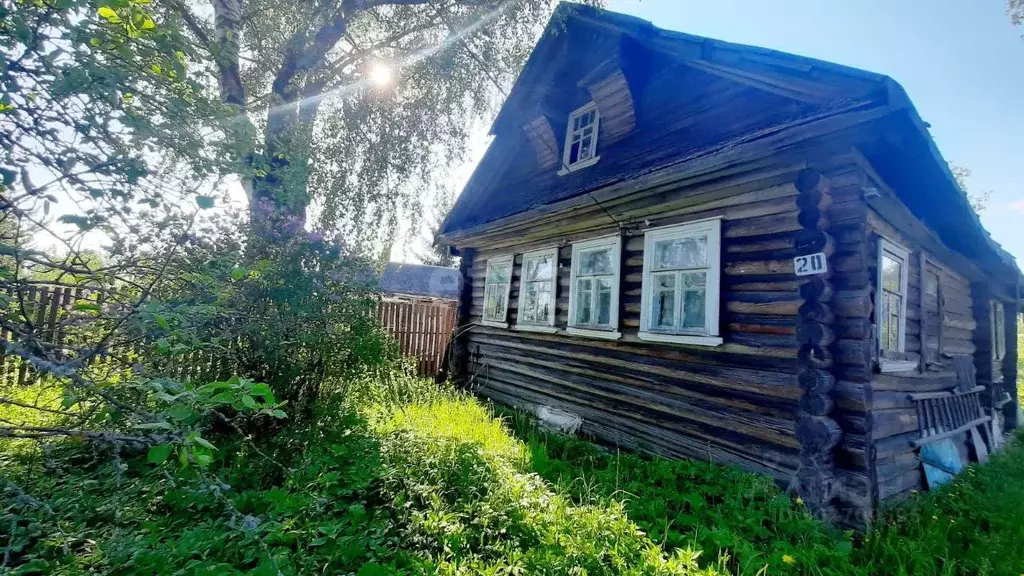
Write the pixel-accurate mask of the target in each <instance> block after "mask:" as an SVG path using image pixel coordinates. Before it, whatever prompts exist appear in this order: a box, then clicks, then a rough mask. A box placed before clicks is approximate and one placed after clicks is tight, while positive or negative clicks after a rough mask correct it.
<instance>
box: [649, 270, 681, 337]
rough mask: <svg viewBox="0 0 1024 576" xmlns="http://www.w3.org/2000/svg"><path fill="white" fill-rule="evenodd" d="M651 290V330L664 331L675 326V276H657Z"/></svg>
mask: <svg viewBox="0 0 1024 576" xmlns="http://www.w3.org/2000/svg"><path fill="white" fill-rule="evenodd" d="M653 278H654V287H653V288H652V289H651V328H654V329H665V328H672V327H674V326H675V325H676V322H675V318H676V292H675V288H676V276H675V274H658V275H655V276H654V277H653Z"/></svg>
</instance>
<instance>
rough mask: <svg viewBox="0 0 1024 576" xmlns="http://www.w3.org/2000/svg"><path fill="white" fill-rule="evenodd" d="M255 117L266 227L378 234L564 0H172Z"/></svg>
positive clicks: (457, 148) (445, 160) (448, 152)
mask: <svg viewBox="0 0 1024 576" xmlns="http://www.w3.org/2000/svg"><path fill="white" fill-rule="evenodd" d="M170 1H171V2H172V5H171V9H172V13H173V14H176V15H177V17H179V18H180V20H181V23H182V25H183V26H184V28H185V29H187V30H188V31H189V32H190V33H191V34H192V35H193V36H194V37H195V39H196V41H197V43H198V44H200V45H202V46H205V47H206V49H207V50H208V53H209V56H210V58H211V59H212V60H213V61H214V62H215V63H216V69H217V76H218V82H219V88H220V94H221V98H222V99H223V101H224V102H225V103H227V104H229V105H231V106H233V107H235V108H236V109H237V111H238V114H239V119H240V120H239V121H240V122H245V123H248V124H250V125H251V127H252V130H251V131H250V134H251V135H252V139H251V141H249V142H246V143H242V144H241V145H240V149H244V150H245V162H246V165H247V168H246V170H245V173H243V174H241V175H240V179H241V182H242V185H243V187H244V188H245V189H246V193H247V196H248V197H249V200H250V216H251V219H252V224H253V232H254V235H255V236H256V237H258V238H262V239H270V240H273V241H279V240H280V239H281V237H282V236H284V237H287V236H289V235H293V234H295V233H296V232H297V231H299V230H302V229H303V227H305V226H306V225H307V212H309V218H310V219H311V224H312V226H313V227H314V228H316V229H317V230H318V231H320V232H341V233H343V236H344V237H346V238H349V239H355V240H356V241H358V242H360V243H361V244H362V245H365V246H371V245H377V246H380V245H381V244H382V243H383V242H385V241H387V240H389V239H391V238H392V237H393V235H394V231H395V230H397V228H398V226H397V219H398V217H399V215H400V213H401V212H402V211H403V210H412V211H416V210H417V208H418V206H417V201H416V199H417V195H418V193H419V192H420V191H422V190H424V189H425V184H427V183H429V182H431V181H432V179H433V178H434V177H435V176H436V175H437V174H439V173H440V172H439V171H443V169H444V168H445V167H448V166H451V165H453V164H455V163H458V162H460V161H461V160H462V158H463V154H464V152H465V143H466V140H467V137H468V135H469V131H470V130H471V129H472V126H473V123H474V120H478V119H480V118H483V117H485V116H486V115H487V113H488V112H490V111H492V110H493V109H494V108H495V107H496V105H497V104H498V102H499V101H500V98H501V96H502V95H503V94H504V93H506V92H507V91H508V89H509V88H510V86H511V84H512V81H513V80H514V78H515V76H516V75H517V73H518V71H519V69H520V67H521V66H522V63H523V62H524V61H525V58H526V56H527V55H528V54H529V52H530V50H531V48H532V46H533V44H534V42H535V41H536V39H537V35H538V33H539V31H540V30H541V27H542V26H543V24H544V23H545V21H546V20H547V19H548V17H549V16H550V14H551V11H552V8H553V4H554V2H553V1H552V0H486V1H485V0H313V1H311V2H304V1H298V0H211V1H210V3H208V4H207V3H203V2H199V1H197V0H170Z"/></svg>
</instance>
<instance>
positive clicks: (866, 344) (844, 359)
mask: <svg viewBox="0 0 1024 576" xmlns="http://www.w3.org/2000/svg"><path fill="white" fill-rule="evenodd" d="M873 342H874V341H873V340H871V339H859V340H852V339H847V338H841V339H839V340H836V343H835V346H834V349H835V351H836V359H837V360H838V361H839V362H840V363H841V364H851V365H854V366H870V365H871V361H872V360H873V359H874V350H873V348H872V343H873Z"/></svg>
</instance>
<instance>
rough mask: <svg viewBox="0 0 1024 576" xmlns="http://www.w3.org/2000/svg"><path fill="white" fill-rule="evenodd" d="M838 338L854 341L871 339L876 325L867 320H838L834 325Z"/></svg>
mask: <svg viewBox="0 0 1024 576" xmlns="http://www.w3.org/2000/svg"><path fill="white" fill-rule="evenodd" d="M832 329H833V330H835V333H836V337H837V338H849V339H852V340H858V339H864V338H870V337H871V336H872V334H873V333H874V329H875V327H874V324H872V323H871V321H870V320H868V319H867V318H847V317H845V316H843V317H839V318H836V321H835V322H834V323H833V324H832Z"/></svg>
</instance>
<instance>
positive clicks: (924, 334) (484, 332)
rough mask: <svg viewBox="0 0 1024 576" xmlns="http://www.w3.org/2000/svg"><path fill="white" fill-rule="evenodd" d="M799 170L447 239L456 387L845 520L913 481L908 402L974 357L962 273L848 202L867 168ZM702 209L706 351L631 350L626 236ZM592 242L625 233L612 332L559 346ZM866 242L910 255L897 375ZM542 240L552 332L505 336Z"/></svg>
mask: <svg viewBox="0 0 1024 576" xmlns="http://www.w3.org/2000/svg"><path fill="white" fill-rule="evenodd" d="M809 173H811V172H808V171H807V170H806V163H794V164H783V163H781V162H777V163H764V164H757V165H750V166H749V167H747V168H745V169H741V168H738V167H737V168H734V169H729V170H723V171H722V172H720V173H719V174H717V175H716V177H711V178H704V179H700V180H696V181H685V180H684V181H680V183H677V184H671V183H665V184H663V185H661V186H658V187H652V188H646V189H642V190H637V191H635V192H633V193H631V194H629V195H628V196H623V197H618V198H615V199H612V200H609V201H607V202H602V203H601V204H600V206H598V205H594V206H588V205H581V206H578V207H576V208H574V211H575V212H574V213H572V214H571V215H567V216H564V217H556V214H561V213H552V214H550V215H548V216H546V217H544V218H538V219H537V220H533V221H527V222H523V223H521V224H520V225H517V226H508V227H504V228H502V227H496V228H495V229H491V230H488V231H487V232H486V233H485V234H482V235H480V236H477V237H474V238H466V239H464V241H462V242H461V246H460V249H461V251H462V255H463V259H462V266H463V273H464V275H465V277H466V284H465V286H466V292H465V295H464V299H463V304H462V308H461V310H462V312H461V323H462V324H463V325H466V326H468V328H466V329H464V331H461V330H460V332H461V333H462V336H461V337H460V346H459V350H460V351H461V357H460V359H461V362H462V366H463V368H462V374H463V375H464V376H465V380H466V381H468V382H470V383H472V385H473V386H474V387H475V388H476V389H477V390H478V391H479V392H480V393H481V394H483V395H485V396H487V397H489V398H491V399H493V400H495V401H497V402H499V403H502V404H506V405H510V406H514V407H519V408H523V409H526V410H528V411H535V410H536V409H537V408H538V407H540V406H550V407H552V408H555V409H558V410H563V411H565V412H569V413H572V414H575V415H577V416H579V417H580V418H581V419H582V425H581V432H582V433H583V434H585V435H589V436H592V437H594V438H596V439H598V440H600V441H603V442H607V443H613V444H617V445H619V446H622V447H626V448H630V449H634V450H640V451H648V452H652V453H657V454H661V455H664V456H669V457H688V458H700V459H710V460H713V461H716V462H722V463H729V464H736V465H739V466H741V467H743V468H745V469H747V470H750V471H754V472H759V473H763V474H766V475H769V476H771V477H772V478H774V479H775V480H776V481H777V482H778V483H779V484H780V485H782V486H786V487H789V488H793V489H796V490H798V491H801V492H802V493H804V494H807V495H808V496H812V495H814V499H815V500H816V501H815V502H814V504H815V505H816V506H820V507H821V509H823V510H825V512H826V513H828V514H833V513H834V514H835V518H836V519H838V520H839V521H840V522H844V523H850V524H856V523H862V522H864V521H866V520H868V519H869V518H870V517H871V515H872V514H873V509H874V507H875V505H876V503H877V502H879V501H882V500H888V499H892V498H900V497H904V496H906V495H907V494H909V492H910V490H913V489H921V488H922V487H923V484H922V477H921V473H920V471H919V470H920V462H919V461H918V459H917V455H916V452H915V451H914V447H913V445H912V442H913V441H914V440H916V439H917V438H918V422H917V416H916V412H915V410H914V406H913V404H912V403H911V401H910V400H909V399H908V393H911V392H926V391H939V390H947V389H952V388H954V387H955V386H956V376H955V374H954V373H953V372H952V366H951V365H949V364H948V362H949V359H950V356H952V355H957V354H974V353H975V352H976V351H977V350H978V349H979V348H978V346H979V345H978V341H977V338H976V328H977V326H978V322H977V320H976V318H975V316H976V314H975V311H974V308H975V306H974V296H972V291H971V290H972V289H971V282H972V280H974V278H975V274H976V270H969V269H967V268H965V267H964V266H963V264H962V262H960V261H958V260H956V259H955V258H953V259H951V258H950V257H949V254H947V252H944V251H943V249H944V248H943V247H942V246H938V245H935V244H927V243H924V242H922V241H921V240H920V238H921V233H922V230H924V231H925V232H927V227H926V226H924V224H923V223H921V222H919V221H914V222H911V223H910V224H908V220H907V214H909V213H908V212H906V209H905V208H902V210H903V211H902V212H897V211H894V210H890V209H888V208H880V207H879V205H878V199H877V196H875V195H873V196H872V198H866V197H865V191H869V192H877V190H876V183H875V181H874V180H873V178H875V176H874V175H873V173H872V172H871V171H870V169H869V168H865V167H864V166H863V165H862V164H860V163H859V162H856V161H853V160H850V158H849V157H847V156H843V157H837V158H836V159H834V160H832V161H829V162H817V163H816V164H815V170H814V171H813V174H814V177H813V178H812V179H811V180H807V178H809V177H808V176H807V174H809ZM801 175H803V177H801ZM887 193H889V192H887V191H883V196H884V195H885V194H887ZM595 202H596V200H595ZM897 202H898V201H897ZM883 206H884V205H883ZM899 206H901V207H902V204H899ZM710 217H721V218H722V246H721V256H722V276H721V306H720V309H721V315H720V334H721V335H722V337H723V340H724V343H723V344H722V345H720V346H717V347H705V346H692V345H681V344H659V343H652V342H645V341H641V340H640V339H639V338H638V335H637V332H638V329H639V326H640V302H641V280H642V266H643V258H644V254H643V250H644V235H643V230H645V229H647V228H648V227H656V226H664V225H670V224H677V223H685V222H689V221H694V220H699V219H705V218H710ZM612 219H614V220H615V221H616V223H613V222H612V221H611V220H612ZM610 234H621V235H622V236H623V243H622V245H623V251H622V254H621V259H622V260H621V270H620V273H621V279H620V281H621V294H620V298H619V306H620V309H619V318H620V321H619V331H620V332H621V334H622V335H621V338H619V339H617V340H606V339H595V338H587V337H583V336H578V335H570V334H568V333H567V331H566V325H567V322H568V312H569V293H568V290H569V278H570V271H571V265H572V262H571V255H572V243H573V242H579V241H583V240H587V239H591V238H596V237H601V236H607V235H610ZM879 236H884V237H886V238H888V239H890V240H892V241H894V242H896V243H897V244H900V245H902V246H904V247H906V248H907V249H909V250H910V251H911V256H910V259H909V262H908V264H909V272H910V273H909V278H908V292H907V301H908V306H907V329H906V351H905V354H904V357H903V359H904V361H905V362H907V363H908V364H909V365H910V366H912V369H910V370H908V371H906V372H901V373H898V374H894V373H886V374H879V373H878V358H877V357H876V356H877V336H876V331H875V330H876V329H875V321H876V320H875V297H876V295H875V286H876V279H877V272H878V271H877V266H878V263H877V238H878V237H879ZM936 246H937V247H936ZM550 247H558V253H559V266H558V283H557V285H558V291H557V295H556V296H557V299H556V311H555V312H556V314H555V316H556V324H555V328H554V332H552V333H538V332H531V331H521V330H517V329H516V320H517V309H518V300H519V286H520V274H521V266H522V254H523V253H525V252H529V251H533V250H538V249H542V248H550ZM819 249H820V251H824V252H825V253H826V254H827V255H828V263H829V273H828V275H827V276H826V277H821V278H814V279H810V278H807V277H803V278H801V277H797V276H796V275H795V274H794V271H793V263H792V258H793V257H794V256H796V255H800V254H807V253H811V252H813V251H817V250H819ZM508 254H514V255H515V258H514V267H513V275H512V285H511V291H510V298H509V314H508V321H509V327H508V328H495V327H490V326H483V325H482V324H481V319H482V318H481V315H482V311H483V294H484V275H485V270H486V265H487V260H488V258H493V257H497V256H502V255H508ZM1007 310H1011V308H1010V307H1009V306H1007ZM1014 310H1015V309H1014ZM1009 314H1010V312H1008V315H1009ZM1007 324H1008V325H1009V326H1012V325H1013V324H1012V322H1010V321H1008V322H1007ZM1007 344H1008V346H1007V348H1008V350H1007V357H1008V358H1009V357H1010V356H1011V352H1012V354H1016V349H1015V347H1014V348H1013V349H1012V351H1011V349H1010V348H1011V347H1010V339H1008V341H1007ZM1014 358H1015V356H1014ZM1008 361H1009V360H1007V362H1008ZM1005 366H1006V365H1005V364H1004V369H1005ZM1010 374H1011V376H1012V375H1013V374H1012V372H1011V373H1010ZM979 383H982V382H981V381H980V380H979ZM812 472H813V473H812ZM817 472H823V473H825V474H817ZM815 483H817V484H815ZM815 485H817V486H819V487H822V488H823V489H821V490H818V491H817V492H813V491H811V490H809V489H808V487H809V486H815ZM805 499H806V498H805Z"/></svg>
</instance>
